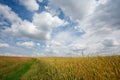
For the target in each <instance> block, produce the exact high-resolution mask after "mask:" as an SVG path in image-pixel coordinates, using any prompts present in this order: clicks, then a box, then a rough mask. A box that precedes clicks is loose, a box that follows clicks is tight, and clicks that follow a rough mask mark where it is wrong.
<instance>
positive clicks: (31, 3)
mask: <svg viewBox="0 0 120 80" xmlns="http://www.w3.org/2000/svg"><path fill="white" fill-rule="evenodd" d="M19 2H20V4H21V5H23V6H25V7H26V8H27V10H29V11H36V10H38V9H39V4H38V3H37V1H36V0H19Z"/></svg>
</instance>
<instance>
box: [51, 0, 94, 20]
mask: <svg viewBox="0 0 120 80" xmlns="http://www.w3.org/2000/svg"><path fill="white" fill-rule="evenodd" d="M95 3H96V1H95V0H79V1H78V0H64V1H62V0H51V2H50V5H51V6H52V5H53V4H54V5H56V6H57V7H60V8H61V9H62V10H63V12H64V13H65V14H66V15H68V16H70V17H71V18H72V19H74V20H76V19H82V18H83V17H84V16H86V15H88V14H90V13H92V11H93V10H94V7H95V6H96V5H95Z"/></svg>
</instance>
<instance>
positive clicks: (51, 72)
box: [0, 56, 120, 80]
mask: <svg viewBox="0 0 120 80" xmlns="http://www.w3.org/2000/svg"><path fill="white" fill-rule="evenodd" d="M0 80H120V56H106V57H84V58H80V57H77V58H62V57H61V58H60V57H40V58H17V57H0Z"/></svg>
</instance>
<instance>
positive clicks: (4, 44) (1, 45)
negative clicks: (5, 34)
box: [0, 43, 10, 48]
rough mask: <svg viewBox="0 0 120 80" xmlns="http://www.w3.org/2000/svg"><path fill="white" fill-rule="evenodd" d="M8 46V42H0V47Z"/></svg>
mask: <svg viewBox="0 0 120 80" xmlns="http://www.w3.org/2000/svg"><path fill="white" fill-rule="evenodd" d="M8 47H10V45H9V44H7V43H0V48H8Z"/></svg>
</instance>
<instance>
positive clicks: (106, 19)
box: [51, 0, 120, 55]
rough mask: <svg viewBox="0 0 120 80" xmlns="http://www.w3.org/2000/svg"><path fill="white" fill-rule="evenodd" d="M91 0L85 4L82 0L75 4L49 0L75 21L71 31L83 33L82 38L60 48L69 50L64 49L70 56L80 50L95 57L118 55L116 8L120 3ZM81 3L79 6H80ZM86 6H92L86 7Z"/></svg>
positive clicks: (117, 17)
mask: <svg viewBox="0 0 120 80" xmlns="http://www.w3.org/2000/svg"><path fill="white" fill-rule="evenodd" d="M94 1H95V0H93V2H92V1H90V2H89V0H88V1H85V3H84V1H80V2H78V1H72V0H70V1H55V0H53V1H51V2H53V3H55V4H57V5H56V6H59V7H60V8H62V10H63V11H64V12H65V13H66V15H69V16H71V17H72V18H74V19H75V20H76V19H77V20H78V23H79V25H78V26H77V27H75V29H78V31H80V32H81V30H82V31H84V32H85V34H84V35H82V36H80V37H77V38H76V39H74V41H72V42H71V43H70V44H69V45H64V46H67V48H69V49H65V50H69V51H70V53H72V51H73V53H76V52H77V53H80V52H81V50H83V49H84V51H85V54H86V55H92V54H94V55H99V54H98V53H100V54H102V53H103V54H104V55H105V54H112V53H113V52H114V53H117V52H119V46H120V44H119V43H120V37H119V33H120V29H119V28H120V24H119V23H120V17H119V16H120V15H119V14H120V11H119V9H118V8H119V4H120V1H119V0H115V1H112V0H104V1H103V0H99V1H98V2H94ZM76 2H77V3H76ZM68 3H70V4H68ZM74 3H75V4H74ZM82 3H83V5H81V4H82ZM89 3H90V4H93V5H89ZM86 5H87V6H86ZM84 6H85V7H84ZM89 10H91V11H92V12H91V11H89ZM75 12H76V13H75ZM59 40H61V39H59ZM59 40H58V41H59ZM68 41H69V39H68ZM55 43H56V42H55ZM57 44H58V43H57ZM56 51H57V49H56ZM58 52H59V49H58ZM66 52H67V51H66ZM103 54H102V55H103ZM118 54H119V53H118ZM73 55H74V54H73Z"/></svg>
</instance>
